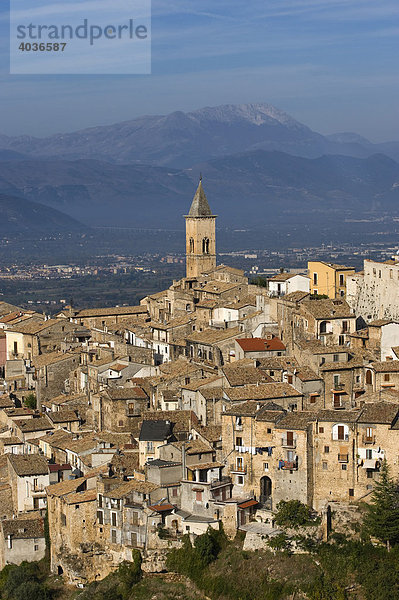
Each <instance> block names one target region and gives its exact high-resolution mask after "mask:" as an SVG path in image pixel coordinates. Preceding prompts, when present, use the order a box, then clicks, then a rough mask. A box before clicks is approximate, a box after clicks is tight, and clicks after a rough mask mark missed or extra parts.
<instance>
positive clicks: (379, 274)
mask: <svg viewBox="0 0 399 600" xmlns="http://www.w3.org/2000/svg"><path fill="white" fill-rule="evenodd" d="M378 277H379V278H380V279H381V271H378Z"/></svg>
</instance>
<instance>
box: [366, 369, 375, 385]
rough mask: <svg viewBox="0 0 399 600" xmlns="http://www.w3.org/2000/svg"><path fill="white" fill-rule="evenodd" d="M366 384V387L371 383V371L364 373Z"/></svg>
mask: <svg viewBox="0 0 399 600" xmlns="http://www.w3.org/2000/svg"><path fill="white" fill-rule="evenodd" d="M366 383H367V385H372V383H373V374H372V372H371V371H366Z"/></svg>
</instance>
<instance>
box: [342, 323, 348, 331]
mask: <svg viewBox="0 0 399 600" xmlns="http://www.w3.org/2000/svg"><path fill="white" fill-rule="evenodd" d="M348 329H349V327H348V321H342V333H348Z"/></svg>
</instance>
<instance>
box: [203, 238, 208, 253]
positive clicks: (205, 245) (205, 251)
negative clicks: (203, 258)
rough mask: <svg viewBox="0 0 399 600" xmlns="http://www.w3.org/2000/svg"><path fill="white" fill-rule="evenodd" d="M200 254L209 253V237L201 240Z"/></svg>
mask: <svg viewBox="0 0 399 600" xmlns="http://www.w3.org/2000/svg"><path fill="white" fill-rule="evenodd" d="M202 254H209V239H208V238H204V239H203V240H202Z"/></svg>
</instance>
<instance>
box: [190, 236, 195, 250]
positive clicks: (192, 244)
mask: <svg viewBox="0 0 399 600" xmlns="http://www.w3.org/2000/svg"><path fill="white" fill-rule="evenodd" d="M193 252H194V238H190V253H193Z"/></svg>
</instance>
